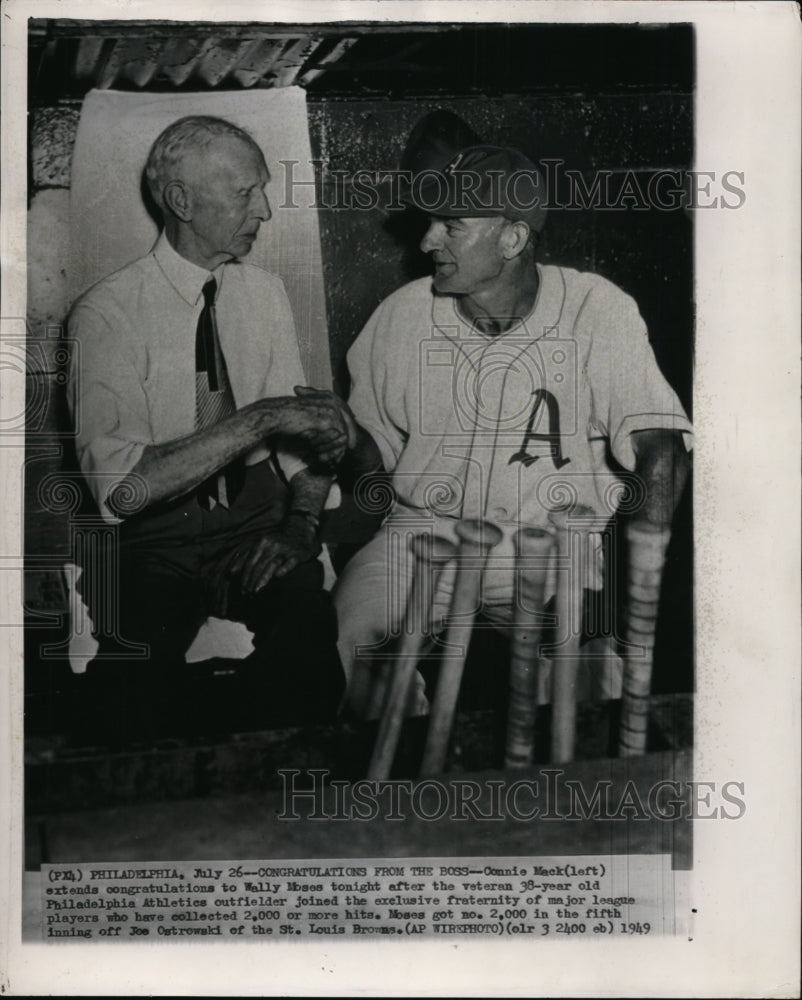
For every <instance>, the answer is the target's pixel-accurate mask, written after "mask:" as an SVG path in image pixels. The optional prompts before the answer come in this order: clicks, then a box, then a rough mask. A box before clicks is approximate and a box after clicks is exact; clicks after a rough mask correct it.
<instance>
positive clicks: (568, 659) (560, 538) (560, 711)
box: [549, 504, 605, 763]
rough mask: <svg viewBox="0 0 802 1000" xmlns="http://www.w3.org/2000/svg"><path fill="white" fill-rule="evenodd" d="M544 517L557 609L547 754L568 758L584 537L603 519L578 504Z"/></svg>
mask: <svg viewBox="0 0 802 1000" xmlns="http://www.w3.org/2000/svg"><path fill="white" fill-rule="evenodd" d="M549 521H550V522H551V524H552V525H553V526H554V528H555V530H556V533H557V555H558V572H557V594H556V611H557V621H558V630H559V635H560V639H559V641H558V642H557V643H555V646H554V649H553V653H552V656H553V660H552V664H553V665H552V687H551V706H552V707H551V759H552V761H554V762H555V763H562V762H563V761H567V760H571V759H572V758H573V756H574V748H575V744H576V679H577V670H578V667H579V658H580V652H579V640H580V638H581V635H582V591H583V584H584V582H585V578H586V572H585V569H586V567H585V565H584V563H585V560H586V559H587V558H588V556H589V553H588V545H587V536H588V535H589V534H590V532H592V531H600V530H601V529H602V528H603V527H604V524H605V522H604V521H603V520H601V519H600V518H599V516H598V515H597V514H596V512H595V511H594V510H593V509H592V508H590V507H586V506H583V505H581V504H579V505H577V506H575V507H573V508H572V509H570V510H559V511H553V512H552V513H551V514H549Z"/></svg>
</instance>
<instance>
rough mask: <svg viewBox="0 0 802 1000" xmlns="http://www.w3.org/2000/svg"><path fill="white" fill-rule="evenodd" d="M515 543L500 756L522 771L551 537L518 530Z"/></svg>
mask: <svg viewBox="0 0 802 1000" xmlns="http://www.w3.org/2000/svg"><path fill="white" fill-rule="evenodd" d="M514 541H515V556H516V565H515V590H514V593H515V604H514V607H513V613H514V617H513V637H512V650H511V659H510V682H509V688H510V690H509V703H508V708H507V739H506V750H505V755H504V766H505V767H510V768H516V767H526V765H527V764H531V763H532V758H533V756H534V745H535V713H536V710H537V683H538V672H539V659H538V656H539V647H540V639H541V634H542V631H543V604H544V595H545V589H546V576H547V573H548V566H549V558H550V555H551V551H552V549H553V547H554V532H553V531H548V530H546V529H544V528H535V527H525V528H520V529H519V530H518V531H516V533H515V537H514Z"/></svg>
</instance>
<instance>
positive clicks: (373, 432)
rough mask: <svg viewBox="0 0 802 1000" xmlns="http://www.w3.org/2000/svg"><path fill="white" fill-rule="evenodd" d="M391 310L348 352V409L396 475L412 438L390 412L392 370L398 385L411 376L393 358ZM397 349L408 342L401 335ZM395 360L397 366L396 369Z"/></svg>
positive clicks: (381, 312)
mask: <svg viewBox="0 0 802 1000" xmlns="http://www.w3.org/2000/svg"><path fill="white" fill-rule="evenodd" d="M388 312H389V310H388V308H387V307H386V306H385V305H380V306H379V308H378V309H377V310H376V311H375V312H374V313H373V315H372V316H371V317H370V319H369V320H368V322H367V323H366V324H365V327H364V329H363V330H362V332H361V333H360V334H359V336H358V337H357V339H356V340H355V341H354V343H353V345H352V347H351V349H350V350H349V352H348V358H347V360H348V372H349V374H350V376H351V395H350V397H349V399H348V405H349V406H350V407H351V412H352V413H353V414H354V417H355V418H356V420H357V422H358V423H359V424H361V426H362V427H364V428H365V430H366V431H367V432H368V433H369V434H370V436H371V437H372V438H373V440H374V441H375V442H376V446H377V447H378V449H379V452H380V453H381V457H382V461H383V462H384V467H385V469H387V470H388V471H392V470H393V469H394V468H395V467H396V464H397V463H398V460H399V458H400V457H401V453H402V451H403V450H404V445H405V443H406V440H407V437H408V434H407V433H406V431H405V428H403V427H399V426H398V424H396V423H395V421H393V419H392V418H391V416H390V414H389V412H388V398H389V393H390V391H391V386H392V385H393V381H392V378H391V372H390V368H391V367H395V373H394V377H395V385H396V386H398V385H400V384H403V382H404V381H405V380H406V377H407V374H408V373H407V372H406V371H405V370H404V369H405V367H406V362H405V361H404V360H403V359H402V357H401V356H399V357H398V358H396V359H393V358H391V357H389V356H388V355H389V352H390V350H391V347H390V346H388V344H391V343H392V338H391V337H388V336H387V326H388V324H389V322H390V316H389V315H388ZM398 334H399V336H398V338H397V340H396V345H397V346H398V347H399V348H400V347H401V342H402V341H403V340H404V338H403V336H401V334H402V331H400V330H399V331H398ZM393 360H395V365H393Z"/></svg>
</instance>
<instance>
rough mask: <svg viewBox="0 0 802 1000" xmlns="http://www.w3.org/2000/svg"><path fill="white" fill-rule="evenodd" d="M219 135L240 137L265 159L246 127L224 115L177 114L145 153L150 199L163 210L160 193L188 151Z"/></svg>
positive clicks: (198, 149) (201, 148)
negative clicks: (179, 116)
mask: <svg viewBox="0 0 802 1000" xmlns="http://www.w3.org/2000/svg"><path fill="white" fill-rule="evenodd" d="M219 136H232V137H234V138H235V139H240V140H241V141H242V142H244V143H246V144H247V145H248V146H250V147H251V148H252V149H253V150H255V151H256V152H257V153H258V154H259V156H260V158H261V159H262V160H264V154H263V153H262V150H261V149H260V148H259V146H258V144H257V143H256V140H255V139H254V138H253V136H251V135H249V134H248V133H247V132H246V131H245V129H243V128H240V127H239V125H234V124H233V122H229V121H226V120H225V118H214V117H213V116H212V115H188V116H187V117H186V118H179V119H178V121H174V122H173V123H172V125H168V126H167V128H166V129H165V130H164V131H163V132H162V133H161V135H159V137H158V138H157V139H156V141H155V142H154V143H153V145H152V146H151V147H150V152H149V153H148V160H147V163H146V164H145V179H146V180H147V182H148V189H149V190H150V193H151V195H152V196H153V200H154V201H155V202H156V204H157V205H158V206H159V208H160V209H161V210H162V212H164V198H163V197H162V193H163V191H164V189H165V188H166V187H167V185H168V184H169V183H170V181H172V180H176V179H177V175H178V169H179V167H180V165H181V162H182V161H183V159H184V156H185V155H186V154H187V153H188V152H198V151H200V150H203V149H206V147H207V146H208V145H209V144H210V143H211V142H212V140H214V139H216V138H218V137H219Z"/></svg>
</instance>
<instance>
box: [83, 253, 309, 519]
mask: <svg viewBox="0 0 802 1000" xmlns="http://www.w3.org/2000/svg"><path fill="white" fill-rule="evenodd" d="M213 274H214V277H215V278H216V279H217V284H218V294H217V300H216V312H217V324H218V328H219V335H220V345H221V348H222V351H223V355H224V357H225V360H226V366H227V368H228V375H229V380H230V382H231V388H232V391H233V394H234V400H235V403H236V406H237V408H238V409H239V408H242V407H244V406H247V405H248V404H249V403H253V402H255V401H256V400H258V399H262V398H265V397H271V396H292V395H293V386H296V385H305V384H306V378H305V376H304V372H303V368H302V366H301V359H300V354H299V351H298V342H297V338H296V334H295V325H294V322H293V317H292V311H291V308H290V303H289V300H288V298H287V294H286V292H285V290H284V285H283V284H282V282H281V280H280V279H279V278H278V277H276V276H275V275H274V274H270V273H268V272H267V271H265V270H263V269H262V268H260V267H256V266H254V265H252V264H247V263H244V262H241V261H231V262H229V263H225V264H222V265H220V267H218V268H217V269H216V270H215V271H214V272H213ZM209 276H210V272H209V271H207V270H205V269H204V268H202V267H198V266H197V265H196V264H193V263H191V262H190V261H188V260H186V259H185V258H183V257H181V256H180V255H179V254H178V253H177V252H176V251H175V250H174V249H173V247H172V246H171V245H170V243H169V241H168V239H167V237H166V236H165V234H164V233H162V234H161V236H160V237H159V239H158V240H157V242H156V244H155V246H154V247H153V249H152V250H151V252H150V253H149V254H147V256H145V257H141V258H140V259H139V260H136V261H134V262H133V263H131V264H128V265H127V266H126V267H123V268H122V269H121V270H119V271H117V272H115V273H114V274H111V275H109V276H108V277H107V278H104V279H103V280H102V281H100V282H98V283H97V284H96V285H94V286H93V287H92V288H90V289H89V290H88V291H87V292H85V293H84V295H82V296H81V298H80V299H78V301H77V302H76V304H75V306H74V307H73V309H72V312H71V314H70V319H69V333H70V337H71V338H72V340H73V341H74V345H73V356H72V364H71V375H70V382H69V387H68V401H69V405H70V409H71V412H72V417H73V421H74V426H75V433H76V449H77V453H78V460H79V462H80V466H81V469H82V471H83V473H84V476H85V478H86V481H87V484H88V486H89V488H90V490H91V492H92V494H93V496H94V497H95V500H96V501H97V504H98V507H99V508H100V511H101V513H102V514H103V516H104V518H106V519H107V520H109V521H111V522H115V521H117V520H118V519H117V518H115V517H113V516H112V515H111V513H110V512H109V510H108V508H107V507H106V503H105V501H106V498H107V496H108V494H109V491H110V490H111V489H112V488H113V487H114V486H115V485H116V484H117V483H118V482H120V480H122V479H124V478H125V476H126V475H127V474H128V473H129V472H131V470H132V469H133V468H134V467H135V466H136V464H137V462H138V461H139V459H140V458H141V456H142V452H143V451H144V449H145V448H146V447H147V446H148V445H154V444H163V443H165V442H168V441H172V440H175V439H177V438H182V437H186V436H187V435H189V434H191V433H193V431H194V430H195V337H196V331H197V324H198V317H199V315H200V312H201V309H202V308H203V295H202V289H203V285H204V284H205V282H206V281H207V280H208V278H209ZM268 455H269V449H268V447H267V442H266V443H265V446H260V447H258V448H256V449H254V451H252V452H250V453H249V454H248V456H246V462H247V463H249V464H254V463H256V462H259V461H263V460H264V459H265V458H267V457H268ZM279 456H280V462H281V466H282V470H283V472H284V474H285V475H286V477H287V479H288V480H290V479H292V477H293V476H294V475H295V474H296V473H297V472H299V471H300V470H301V469H302V468H304V467H305V466H304V463H303V462H302V461H301V459H300V458H299V457H298V456H297V455H292V454H290V453H288V452H287V451H286V450H280V451H279Z"/></svg>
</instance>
